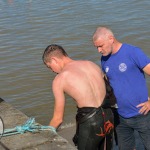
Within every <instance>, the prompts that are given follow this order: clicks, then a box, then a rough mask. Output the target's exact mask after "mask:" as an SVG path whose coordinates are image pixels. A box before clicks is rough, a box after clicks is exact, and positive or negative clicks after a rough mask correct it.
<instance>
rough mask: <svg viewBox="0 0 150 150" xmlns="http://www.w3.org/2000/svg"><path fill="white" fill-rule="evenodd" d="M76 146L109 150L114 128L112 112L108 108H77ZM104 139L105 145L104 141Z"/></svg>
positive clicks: (93, 149)
mask: <svg viewBox="0 0 150 150" xmlns="http://www.w3.org/2000/svg"><path fill="white" fill-rule="evenodd" d="M76 121H77V131H76V136H75V137H76V139H74V140H76V141H75V142H76V146H77V147H78V150H103V149H104V146H106V147H107V148H106V150H111V147H112V134H113V129H114V125H113V124H114V123H113V114H112V111H111V109H110V108H107V109H106V108H102V107H99V108H94V107H83V108H78V111H77V115H76ZM105 139H106V145H105V144H104V143H105Z"/></svg>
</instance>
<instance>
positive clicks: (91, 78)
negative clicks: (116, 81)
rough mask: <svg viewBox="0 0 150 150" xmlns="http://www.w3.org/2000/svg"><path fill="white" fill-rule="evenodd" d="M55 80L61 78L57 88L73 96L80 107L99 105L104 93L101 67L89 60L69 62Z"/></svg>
mask: <svg viewBox="0 0 150 150" xmlns="http://www.w3.org/2000/svg"><path fill="white" fill-rule="evenodd" d="M56 80H61V86H60V87H59V88H62V90H63V92H66V93H67V94H68V95H70V96H71V97H72V98H74V100H75V101H76V103H77V105H78V107H80V108H81V107H99V106H100V105H101V104H102V102H103V99H104V97H105V94H106V91H105V84H104V80H103V74H102V72H101V69H100V68H99V66H98V65H96V64H94V63H93V62H90V61H72V62H70V63H69V64H67V65H66V66H65V67H64V69H63V71H62V72H61V73H60V74H58V75H57V77H56ZM58 83H60V82H58ZM58 86H59V85H58Z"/></svg>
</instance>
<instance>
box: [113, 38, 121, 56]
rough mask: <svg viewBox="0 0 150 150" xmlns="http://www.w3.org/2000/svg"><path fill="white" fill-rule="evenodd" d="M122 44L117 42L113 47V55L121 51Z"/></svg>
mask: <svg viewBox="0 0 150 150" xmlns="http://www.w3.org/2000/svg"><path fill="white" fill-rule="evenodd" d="M121 46H122V43H120V42H119V41H117V40H115V42H114V45H113V47H112V54H115V53H117V52H118V51H119V49H120V48H121Z"/></svg>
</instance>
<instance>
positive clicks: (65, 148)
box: [0, 98, 76, 150]
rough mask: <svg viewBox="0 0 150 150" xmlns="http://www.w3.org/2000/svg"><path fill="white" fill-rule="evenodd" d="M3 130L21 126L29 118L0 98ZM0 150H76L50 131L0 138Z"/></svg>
mask: <svg viewBox="0 0 150 150" xmlns="http://www.w3.org/2000/svg"><path fill="white" fill-rule="evenodd" d="M0 117H1V118H2V120H3V123H4V129H11V128H14V127H16V126H18V125H23V124H24V123H25V122H26V121H27V120H28V119H29V117H28V116H26V115H25V114H23V113H22V112H21V111H19V110H17V109H15V108H14V107H12V106H11V105H10V104H8V103H7V102H5V101H4V100H3V99H1V98H0ZM0 150H76V148H75V147H73V146H72V145H71V144H70V143H69V142H68V140H66V139H65V138H63V137H61V136H60V135H59V134H54V133H53V132H52V131H50V130H46V131H39V132H36V133H31V132H26V133H23V134H16V135H11V136H5V137H1V139H0Z"/></svg>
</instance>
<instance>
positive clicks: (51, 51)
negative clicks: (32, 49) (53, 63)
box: [42, 44, 68, 63]
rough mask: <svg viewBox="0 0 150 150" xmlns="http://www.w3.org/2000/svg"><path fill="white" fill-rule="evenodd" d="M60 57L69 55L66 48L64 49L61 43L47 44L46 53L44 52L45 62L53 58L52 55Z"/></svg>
mask: <svg viewBox="0 0 150 150" xmlns="http://www.w3.org/2000/svg"><path fill="white" fill-rule="evenodd" d="M53 56H55V57H58V58H62V57H63V56H65V57H67V56H68V54H67V53H66V52H65V50H64V49H63V47H62V46H60V45H56V44H51V45H49V46H47V48H46V49H45V51H44V53H43V57H42V59H43V62H44V63H46V62H48V61H50V60H51V57H53Z"/></svg>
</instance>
